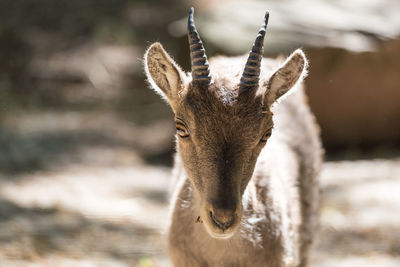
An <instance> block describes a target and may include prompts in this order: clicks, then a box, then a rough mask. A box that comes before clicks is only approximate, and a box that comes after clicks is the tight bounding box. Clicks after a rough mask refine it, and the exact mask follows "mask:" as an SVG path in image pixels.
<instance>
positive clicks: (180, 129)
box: [176, 122, 189, 138]
mask: <svg viewBox="0 0 400 267" xmlns="http://www.w3.org/2000/svg"><path fill="white" fill-rule="evenodd" d="M176 133H177V134H178V135H179V136H180V137H182V138H185V137H188V136H189V131H188V130H187V129H186V126H185V125H184V124H183V123H181V122H176Z"/></svg>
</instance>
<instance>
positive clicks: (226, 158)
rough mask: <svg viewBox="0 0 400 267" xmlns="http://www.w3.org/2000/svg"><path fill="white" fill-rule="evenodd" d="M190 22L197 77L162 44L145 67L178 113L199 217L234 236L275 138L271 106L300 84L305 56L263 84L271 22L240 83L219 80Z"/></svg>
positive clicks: (216, 233)
mask: <svg viewBox="0 0 400 267" xmlns="http://www.w3.org/2000/svg"><path fill="white" fill-rule="evenodd" d="M191 19H192V17H191V16H190V19H189V41H190V47H191V57H192V75H191V76H190V75H189V76H187V75H185V74H184V72H183V71H182V70H181V69H180V68H179V67H178V66H177V64H176V63H175V62H174V61H173V60H172V59H171V58H170V57H169V55H168V54H167V53H166V52H165V50H164V49H163V48H162V46H161V44H159V43H155V44H153V45H151V46H150V48H149V49H148V50H147V52H146V54H145V69H146V74H147V76H148V79H149V82H150V83H151V85H152V87H153V88H154V89H155V90H156V91H157V92H159V93H160V94H161V95H162V96H164V97H165V98H166V99H167V101H168V102H169V104H170V105H171V107H172V109H173V111H174V113H175V123H176V129H177V139H178V140H177V142H178V152H179V155H180V157H181V160H182V162H183V165H184V168H185V171H186V174H187V177H188V179H189V180H190V181H191V184H192V185H193V187H194V189H195V194H196V196H197V198H196V199H197V201H198V203H199V207H200V210H199V211H198V212H199V214H198V215H200V217H201V219H202V221H203V222H204V224H205V226H206V229H207V231H208V232H209V234H210V235H211V236H213V237H215V238H229V237H230V236H231V235H232V234H233V233H234V232H235V230H236V229H237V227H238V225H239V223H240V220H241V216H242V205H241V203H242V201H241V198H242V195H243V192H244V190H245V188H246V186H247V184H248V182H249V180H250V179H251V177H252V174H253V170H254V167H255V165H256V161H257V158H258V155H259V154H260V152H261V150H262V148H263V147H264V145H265V144H266V142H267V140H268V138H269V136H270V135H271V131H272V126H273V122H272V113H271V112H270V106H271V105H272V103H274V102H275V101H276V99H278V98H279V97H280V96H282V95H283V94H285V93H286V92H287V91H288V90H289V89H290V88H292V87H293V86H294V85H295V83H296V82H298V81H299V80H301V79H299V78H301V77H302V76H304V73H305V71H304V70H305V66H306V59H305V57H304V54H303V52H301V51H300V50H298V51H296V52H294V53H293V54H292V55H291V56H290V57H289V58H288V59H287V60H286V62H285V63H284V64H283V65H282V67H281V68H279V69H278V70H277V71H276V72H275V73H274V74H273V75H272V76H271V77H270V78H269V77H267V78H266V79H263V77H261V80H260V77H259V75H260V62H261V58H262V40H263V37H264V34H265V26H266V25H265V24H264V26H263V28H262V29H261V30H260V33H259V36H258V37H257V40H256V42H255V45H254V46H253V49H252V52H251V53H250V56H249V59H248V61H247V64H246V66H245V70H244V72H243V75H242V77H241V79H240V82H239V83H236V84H235V83H234V82H232V81H231V80H235V79H233V77H232V79H231V80H229V77H224V79H219V80H214V81H213V80H212V79H211V76H210V73H209V70H208V62H207V58H206V56H205V52H204V49H203V47H202V44H201V41H199V40H200V39H199V37H198V34H197V31H196V30H195V28H194V25H193V21H192V20H191ZM267 19H268V17H266V20H267ZM262 31H263V32H262ZM190 34H192V35H190ZM260 35H261V37H262V38H260ZM236 80H237V79H236ZM259 84H260V85H261V86H259ZM228 96H229V97H228ZM193 220H195V218H193Z"/></svg>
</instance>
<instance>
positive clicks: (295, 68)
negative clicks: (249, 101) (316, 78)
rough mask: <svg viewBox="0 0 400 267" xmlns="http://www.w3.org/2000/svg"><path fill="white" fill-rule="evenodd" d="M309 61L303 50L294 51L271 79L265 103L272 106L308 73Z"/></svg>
mask: <svg viewBox="0 0 400 267" xmlns="http://www.w3.org/2000/svg"><path fill="white" fill-rule="evenodd" d="M307 66H308V61H307V59H306V56H305V55H304V53H303V51H302V50H300V49H297V50H296V51H294V52H293V54H291V55H290V56H289V57H288V58H287V59H286V61H285V63H284V64H283V65H282V67H280V68H279V69H278V70H277V71H276V72H275V73H274V74H273V75H272V76H271V78H270V79H269V81H268V83H267V90H266V92H265V96H264V103H265V105H267V106H268V107H270V106H271V105H272V104H273V103H274V102H275V101H276V100H278V99H279V98H280V97H281V96H283V95H284V94H286V93H287V92H288V91H289V90H290V89H291V88H293V87H295V85H296V84H297V83H300V82H301V81H303V79H304V77H305V76H306V75H307Z"/></svg>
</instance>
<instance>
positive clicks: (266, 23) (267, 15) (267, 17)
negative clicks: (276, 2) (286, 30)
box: [264, 11, 269, 27]
mask: <svg viewBox="0 0 400 267" xmlns="http://www.w3.org/2000/svg"><path fill="white" fill-rule="evenodd" d="M268 20H269V11H267V12H265V17H264V25H265V27H267V25H268Z"/></svg>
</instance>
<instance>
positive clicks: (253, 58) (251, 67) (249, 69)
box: [240, 12, 269, 87]
mask: <svg viewBox="0 0 400 267" xmlns="http://www.w3.org/2000/svg"><path fill="white" fill-rule="evenodd" d="M268 19H269V13H268V12H266V13H265V19H264V24H263V25H262V26H261V29H260V31H259V32H258V35H257V38H256V40H255V42H254V44H253V48H252V49H251V51H250V54H249V57H248V58H247V62H246V66H245V68H244V71H243V74H242V77H241V78H240V86H241V87H257V86H258V81H259V79H260V67H261V59H262V56H263V50H264V49H263V48H264V36H265V30H266V29H267V25H268Z"/></svg>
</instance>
